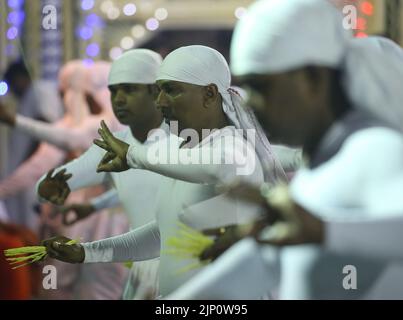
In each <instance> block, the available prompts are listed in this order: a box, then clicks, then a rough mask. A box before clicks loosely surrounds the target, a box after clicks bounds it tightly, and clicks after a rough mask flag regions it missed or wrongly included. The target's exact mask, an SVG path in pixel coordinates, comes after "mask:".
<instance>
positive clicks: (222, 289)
mask: <svg viewBox="0 0 403 320" xmlns="http://www.w3.org/2000/svg"><path fill="white" fill-rule="evenodd" d="M264 250H266V249H265V248H261V247H260V246H259V245H258V244H257V243H256V242H255V241H254V240H253V239H249V238H247V239H244V240H241V241H239V242H238V243H236V244H235V245H234V246H233V247H232V248H230V249H229V250H228V251H227V252H225V253H224V254H223V255H222V256H221V257H219V258H218V259H217V261H216V262H217V263H212V264H210V265H208V266H207V267H206V268H205V269H204V270H203V271H202V272H200V273H199V274H197V275H196V276H195V277H194V278H193V279H191V280H190V281H189V282H187V283H185V284H184V285H183V286H182V287H180V288H179V289H178V290H176V291H175V292H173V293H172V294H170V295H168V296H167V297H166V299H168V300H220V299H231V300H248V299H259V298H261V297H262V296H264V295H265V294H267V293H268V291H269V289H271V288H273V287H274V286H275V284H276V283H272V282H273V281H275V282H276V280H275V279H276V277H275V276H274V275H273V274H270V273H269V272H268V270H267V263H266V262H265V261H264V259H263V257H262V252H261V251H264ZM265 255H266V256H267V254H265ZM246 270H247V273H248V274H253V275H259V277H256V276H255V277H247V276H240V273H245V271H246ZM271 271H272V272H273V273H274V274H276V272H278V269H277V268H273V270H271ZM277 275H278V274H277ZM235 278H236V279H238V280H239V281H233V280H234V279H235Z"/></svg>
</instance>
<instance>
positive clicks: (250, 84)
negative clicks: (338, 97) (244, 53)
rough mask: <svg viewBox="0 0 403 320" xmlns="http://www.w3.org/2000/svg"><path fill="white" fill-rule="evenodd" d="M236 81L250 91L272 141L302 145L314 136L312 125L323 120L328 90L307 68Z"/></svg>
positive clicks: (250, 102) (250, 104) (252, 104)
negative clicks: (321, 113)
mask: <svg viewBox="0 0 403 320" xmlns="http://www.w3.org/2000/svg"><path fill="white" fill-rule="evenodd" d="M237 80H238V83H239V84H240V85H241V87H242V88H243V89H244V90H246V91H247V94H248V101H247V104H248V106H250V107H251V108H252V109H253V111H254V113H255V114H256V117H257V118H258V120H259V122H260V123H261V125H262V127H263V128H264V130H265V131H266V134H267V136H268V137H269V139H271V141H273V142H275V143H284V144H288V145H291V146H300V145H303V143H304V142H305V141H307V139H309V138H310V136H311V135H312V128H314V127H315V126H317V125H318V123H320V121H321V118H320V110H319V109H320V106H322V105H323V103H324V101H325V100H326V98H327V97H326V94H327V91H326V90H324V88H321V86H320V85H319V84H318V83H315V82H314V81H312V78H310V77H308V75H307V74H306V72H305V70H298V71H292V72H287V73H282V74H277V75H257V74H249V75H246V76H243V77H239V78H238V79H237ZM320 90H321V91H322V92H321V91H320Z"/></svg>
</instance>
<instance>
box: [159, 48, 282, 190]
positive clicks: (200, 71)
mask: <svg viewBox="0 0 403 320" xmlns="http://www.w3.org/2000/svg"><path fill="white" fill-rule="evenodd" d="M157 80H172V81H179V82H185V83H190V84H195V85H199V86H207V85H209V84H215V85H216V86H217V88H218V91H219V93H220V94H221V96H222V99H223V103H222V107H223V111H224V113H225V114H226V115H227V117H228V118H229V119H230V121H231V122H232V123H233V124H234V125H235V127H236V128H238V129H243V130H247V129H254V130H255V132H256V141H255V148H256V152H257V154H258V155H259V157H260V161H261V163H262V166H263V168H264V171H265V174H266V177H265V180H266V181H270V182H276V181H279V180H283V181H285V180H286V175H285V173H284V170H283V168H282V167H281V164H280V163H279V161H278V160H277V159H276V158H275V156H274V154H273V152H272V149H271V147H270V143H269V141H268V140H267V138H266V136H265V135H264V133H263V130H262V129H261V127H260V125H259V123H258V122H257V120H256V118H255V116H254V115H253V113H252V112H251V111H250V110H249V109H247V108H244V107H243V100H242V98H241V96H240V95H239V94H238V93H237V92H236V90H234V89H233V88H231V73H230V70H229V66H228V64H227V61H226V60H225V58H224V57H223V56H222V54H221V53H219V52H218V51H216V50H214V49H212V48H209V47H206V46H200V45H193V46H187V47H181V48H179V49H176V50H174V51H173V52H171V53H170V54H169V55H168V56H167V57H166V58H165V59H164V61H163V62H162V65H161V67H160V69H159V71H158V75H157Z"/></svg>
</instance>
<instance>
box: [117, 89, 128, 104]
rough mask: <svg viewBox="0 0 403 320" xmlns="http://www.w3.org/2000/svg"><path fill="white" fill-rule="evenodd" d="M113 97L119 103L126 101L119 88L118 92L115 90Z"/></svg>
mask: <svg viewBox="0 0 403 320" xmlns="http://www.w3.org/2000/svg"><path fill="white" fill-rule="evenodd" d="M115 99H116V103H118V104H121V103H124V102H125V101H126V96H125V94H124V93H123V92H122V91H121V90H118V92H116V97H115Z"/></svg>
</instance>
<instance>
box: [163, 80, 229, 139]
mask: <svg viewBox="0 0 403 320" xmlns="http://www.w3.org/2000/svg"><path fill="white" fill-rule="evenodd" d="M157 85H158V87H159V89H160V93H159V95H158V98H157V100H156V104H157V107H158V108H159V109H160V110H161V112H162V114H163V116H164V118H165V121H166V122H168V123H169V122H171V121H177V122H178V129H179V132H180V131H182V130H184V129H188V128H189V129H195V130H197V131H198V130H201V129H203V128H208V122H209V120H208V119H210V118H211V115H212V114H213V113H215V112H217V110H216V109H217V105H219V104H220V103H221V96H220V95H219V93H218V91H217V87H216V86H215V85H214V84H212V85H208V86H199V85H194V84H189V83H184V82H179V81H170V80H158V81H157Z"/></svg>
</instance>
